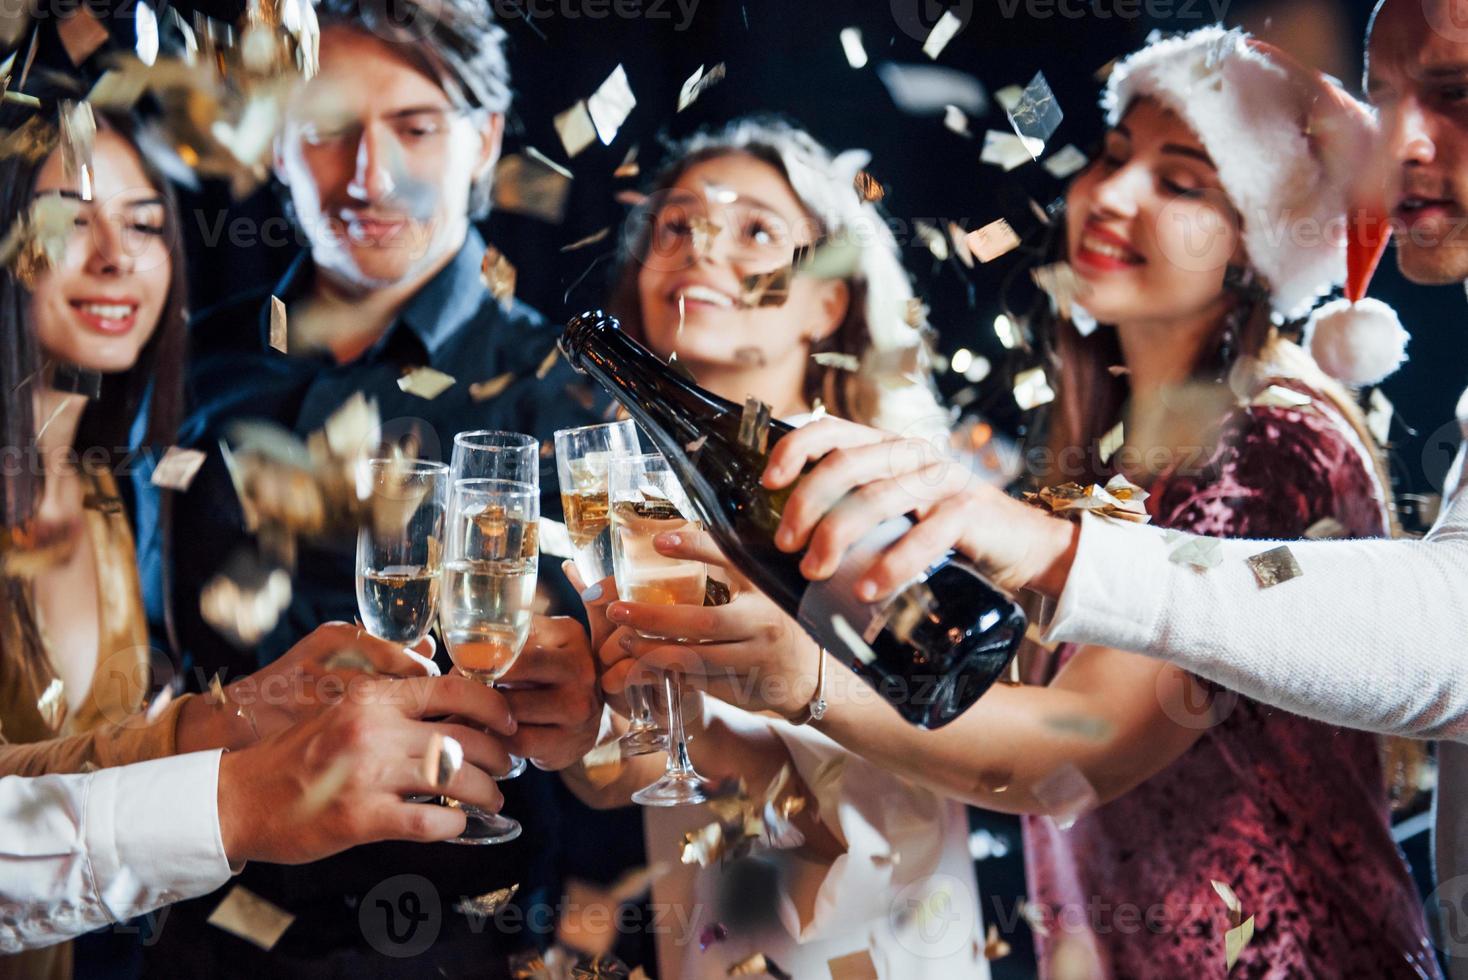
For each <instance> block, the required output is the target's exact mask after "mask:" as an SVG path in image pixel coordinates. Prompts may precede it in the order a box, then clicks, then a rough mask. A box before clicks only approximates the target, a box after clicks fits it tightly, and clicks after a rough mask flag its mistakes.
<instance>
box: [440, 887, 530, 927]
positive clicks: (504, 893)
mask: <svg viewBox="0 0 1468 980" xmlns="http://www.w3.org/2000/svg"><path fill="white" fill-rule="evenodd" d="M519 890H520V885H519V883H516V884H513V885H511V886H510V887H508V888H499V889H496V890H495V891H492V892H485V893H484V894H483V895H475V896H473V897H470V896H468V895H465V896H463V897H462V898H460V899H459V901H458V902H456V903H454V911H455V912H457V913H459V914H460V915H466V916H468V917H469V918H471V919H480V920H482V919H487V918H489V917H490V916H492V915H494V914H495V913H496V912H498V911H499V910H500V909H502V908H504V907H505V906H506V905H508V904H509V902H510V899H512V898H514V897H515V893H516V892H517V891H519Z"/></svg>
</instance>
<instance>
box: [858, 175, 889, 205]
mask: <svg viewBox="0 0 1468 980" xmlns="http://www.w3.org/2000/svg"><path fill="white" fill-rule="evenodd" d="M852 186H853V187H854V188H855V189H856V195H857V197H860V198H861V199H862V200H863V201H867V202H871V203H876V202H877V201H880V200H882V198H884V197H886V196H887V190H886V188H884V187H883V186H882V185H881V183H880V182H879V181H878V180H877V178H875V177H873V176H872V175H871V174H869V173H867V172H866V171H865V170H858V171H857V172H856V177H855V178H854V179H853V181H852Z"/></svg>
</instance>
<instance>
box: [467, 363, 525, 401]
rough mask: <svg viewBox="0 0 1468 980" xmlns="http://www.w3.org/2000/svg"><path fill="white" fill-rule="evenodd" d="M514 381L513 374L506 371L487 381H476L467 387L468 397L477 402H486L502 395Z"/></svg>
mask: <svg viewBox="0 0 1468 980" xmlns="http://www.w3.org/2000/svg"><path fill="white" fill-rule="evenodd" d="M514 380H515V372H513V371H506V372H505V373H504V374H497V375H495V376H494V377H492V378H490V379H489V380H488V381H476V382H475V383H474V384H472V385H470V386H469V397H470V398H472V399H474V400H475V401H477V402H483V401H488V400H489V399H491V398H496V397H498V396H500V395H502V394H504V391H505V389H506V388H508V387H509V386H510V382H512V381H514Z"/></svg>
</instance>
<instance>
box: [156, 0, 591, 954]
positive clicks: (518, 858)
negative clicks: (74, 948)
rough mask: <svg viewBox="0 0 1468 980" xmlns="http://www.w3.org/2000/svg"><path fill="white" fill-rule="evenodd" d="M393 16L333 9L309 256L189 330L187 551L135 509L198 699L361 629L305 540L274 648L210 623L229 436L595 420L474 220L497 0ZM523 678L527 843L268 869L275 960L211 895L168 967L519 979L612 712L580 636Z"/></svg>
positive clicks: (175, 919) (311, 133) (539, 643)
mask: <svg viewBox="0 0 1468 980" xmlns="http://www.w3.org/2000/svg"><path fill="white" fill-rule="evenodd" d="M393 15H394V16H393V17H391V18H389V17H388V16H386V15H385V14H384V12H383V8H382V7H381V6H376V7H374V6H371V0H362V2H360V3H359V2H358V0H324V2H323V3H321V4H319V5H318V16H319V17H320V19H321V25H322V32H321V70H320V73H319V74H318V75H317V77H316V78H315V79H313V80H312V81H311V82H310V83H309V85H307V86H306V87H305V88H304V90H303V91H302V92H301V93H300V94H299V95H298V96H297V98H296V100H295V101H294V102H293V104H292V108H291V110H290V112H289V114H288V118H287V120H286V124H285V127H284V130H283V132H282V134H281V135H280V137H279V140H278V143H277V149H276V156H275V173H276V175H277V177H278V178H279V179H280V181H281V182H282V183H283V184H284V185H285V187H286V188H287V189H288V191H289V196H290V210H291V213H292V217H293V218H294V220H295V222H296V224H297V226H298V227H299V229H300V231H301V232H302V234H303V236H304V238H305V240H306V242H307V244H308V246H309V247H308V249H307V250H306V251H305V252H304V253H303V254H301V255H300V256H299V257H298V258H297V260H296V262H295V263H294V264H293V265H292V266H291V268H290V270H289V272H288V273H287V274H286V276H285V278H284V280H283V281H282V282H281V283H280V284H278V285H277V286H276V288H275V289H274V290H273V291H265V290H261V291H258V292H254V293H250V294H246V295H244V296H241V297H239V298H237V299H235V300H233V301H231V302H228V303H226V304H224V305H223V306H221V307H219V308H216V309H214V310H212V311H209V312H206V313H205V314H203V315H202V316H200V317H199V319H198V320H197V322H196V323H195V325H194V327H193V331H192V336H191V341H192V344H193V353H192V355H191V359H190V363H189V370H188V382H189V397H190V414H189V418H188V420H187V421H186V422H185V424H184V426H183V429H182V432H181V437H180V442H181V443H182V444H184V445H190V446H197V447H199V448H201V449H205V450H206V451H208V452H209V458H208V461H207V462H206V464H205V466H204V468H203V469H202V470H201V471H200V473H199V475H198V476H197V477H196V478H195V480H194V483H193V485H192V486H191V487H190V489H189V490H188V491H187V492H186V493H181V494H171V495H170V496H171V497H172V499H171V500H170V501H166V502H165V506H168V507H169V508H170V510H171V513H172V520H173V526H172V534H171V540H172V542H173V543H172V547H171V549H170V550H171V552H172V554H171V555H169V556H164V555H162V553H161V552H162V550H163V549H162V546H161V543H160V542H161V541H162V539H163V538H164V537H165V536H164V535H163V534H162V533H161V530H160V528H161V526H162V523H163V522H160V521H159V520H158V519H157V514H158V513H160V509H159V506H158V501H157V499H156V498H153V499H151V500H145V501H143V503H142V506H141V507H140V510H141V514H140V520H139V543H140V549H139V550H140V552H141V553H142V554H143V556H144V565H145V574H147V575H148V577H149V580H150V582H151V584H152V585H154V586H155V588H152V589H150V592H151V593H153V594H154V595H158V594H161V593H162V588H161V586H160V582H161V581H162V580H165V579H166V580H169V581H171V589H172V609H173V612H174V619H175V625H176V627H177V634H178V638H179V642H180V646H181V647H182V650H183V653H184V655H185V657H186V658H187V666H188V667H190V668H193V669H192V670H191V671H190V677H192V678H195V679H197V678H200V677H205V678H207V677H209V676H211V675H212V674H214V673H215V672H217V671H220V670H223V671H225V672H226V673H227V674H230V675H234V674H237V673H242V672H245V671H248V670H253V669H255V667H256V665H257V664H259V663H263V662H268V661H270V660H272V659H274V658H275V657H277V656H279V654H280V653H281V652H283V651H284V650H285V649H287V648H288V646H289V645H290V644H291V643H292V642H293V641H294V640H295V639H296V638H298V637H299V636H301V635H302V634H304V633H305V632H307V631H308V630H310V629H311V628H314V627H315V626H317V625H319V624H321V623H323V622H328V621H332V620H347V621H350V620H352V619H353V618H354V616H355V613H356V599H355V592H354V583H353V571H354V569H353V555H352V552H351V548H350V545H349V544H348V545H346V546H343V547H332V546H328V545H325V544H312V543H308V542H301V543H300V545H299V549H298V555H297V563H296V574H295V576H294V579H293V584H294V595H293V598H292V602H291V605H290V607H289V608H288V609H287V610H286V611H285V613H284V614H283V616H282V619H281V622H280V624H279V625H278V626H277V628H276V629H275V630H274V631H273V632H271V633H270V634H269V635H268V636H266V637H265V639H264V640H263V641H262V642H261V643H260V644H259V645H258V646H257V647H256V648H255V649H254V650H251V651H243V650H240V649H238V648H236V647H233V646H231V645H230V644H229V643H228V642H226V641H225V639H224V638H223V637H221V636H220V635H219V634H217V633H216V632H215V631H214V630H213V629H212V628H211V627H210V626H208V625H207V624H206V623H205V622H204V621H203V620H202V618H201V617H200V615H199V594H200V590H201V588H202V587H203V585H204V584H205V583H207V582H208V581H209V580H210V579H211V578H212V577H213V576H214V575H215V574H216V573H218V572H219V571H220V569H221V568H222V567H223V566H224V565H225V563H226V562H227V561H228V560H229V559H230V557H231V556H232V555H233V554H234V553H235V552H236V551H238V550H240V549H243V548H248V547H250V540H249V536H248V535H247V534H246V532H245V530H244V522H243V516H242V514H241V511H240V507H239V503H238V500H237V498H236V495H235V492H234V490H233V488H232V485H231V483H230V480H229V476H228V473H227V471H226V468H225V466H224V464H223V461H222V458H221V454H220V453H219V451H218V443H219V440H220V438H221V437H223V436H225V435H227V433H228V432H229V429H230V426H231V425H232V424H233V423H236V422H238V421H240V420H246V419H263V420H266V421H270V422H274V423H276V424H278V425H280V426H283V427H284V428H286V429H288V430H290V431H292V432H293V433H295V434H296V435H298V436H300V437H303V438H304V437H305V436H306V435H308V434H309V433H311V432H313V431H315V430H318V429H320V428H321V427H322V424H323V423H324V422H325V420H326V419H327V417H328V416H329V415H330V414H331V413H332V412H333V411H334V410H335V409H336V408H338V407H339V406H340V405H341V404H342V403H343V402H345V401H346V400H347V399H348V398H349V397H351V396H352V395H354V394H356V393H358V392H361V393H362V394H364V395H366V396H367V397H369V398H372V399H375V400H376V402H377V404H378V406H379V410H380V413H381V417H382V419H383V420H384V434H385V436H387V437H390V438H398V439H402V438H404V437H408V436H410V435H411V437H412V439H413V440H414V441H415V443H416V444H417V445H418V447H419V449H418V455H420V456H423V457H428V458H434V457H437V458H440V459H444V460H447V458H448V455H449V453H450V451H451V448H452V440H453V435H454V433H455V432H457V431H462V430H467V429H507V430H513V431H519V432H528V433H531V434H533V435H535V436H537V437H538V438H540V439H542V440H548V439H549V437H550V435H551V433H552V431H553V430H555V429H557V428H561V427H565V426H572V425H582V424H588V423H591V422H595V421H597V420H598V414H599V413H597V412H596V411H594V409H593V406H592V404H591V403H590V397H589V391H588V390H587V389H586V388H585V386H584V385H583V384H581V383H580V382H577V381H575V380H574V376H573V375H572V374H571V372H570V371H569V369H567V368H566V367H565V366H564V364H557V365H555V366H554V367H552V368H551V369H550V370H549V372H548V373H545V372H540V373H542V374H543V376H542V377H537V373H538V372H537V368H538V367H539V366H542V365H543V362H544V361H545V358H546V355H547V354H548V353H549V352H550V351H551V349H552V346H553V344H554V340H555V335H556V332H555V331H554V330H552V329H549V328H548V327H547V326H546V324H545V323H544V322H543V321H542V320H541V318H540V317H539V316H538V315H537V314H536V313H534V312H533V311H532V310H530V309H528V308H527V307H525V306H523V305H521V304H519V303H515V302H509V303H502V302H501V301H500V300H499V299H496V298H495V297H493V296H491V295H490V294H489V292H488V290H487V289H486V288H485V287H484V285H483V284H482V283H481V281H480V262H481V258H482V257H483V255H484V253H485V242H484V240H483V239H482V238H481V237H480V235H479V233H478V232H477V231H476V230H475V229H474V227H473V225H472V224H471V219H473V218H476V217H480V216H482V215H483V214H484V213H485V211H487V208H488V192H489V181H490V177H491V175H492V173H493V168H494V163H495V161H496V158H497V156H498V153H499V146H500V134H501V130H502V126H503V119H504V117H503V113H504V111H505V109H506V107H507V106H508V103H509V85H508V72H507V68H506V65H505V59H504V54H503V51H502V37H503V35H502V32H501V31H500V30H499V29H498V28H497V27H495V26H494V25H493V24H492V22H491V21H490V16H489V13H488V10H487V5H486V4H483V3H481V2H476V0H439V2H435V3H434V4H432V5H431V6H423V7H419V6H417V5H416V4H415V3H414V2H411V0H407V2H398V3H396V4H395V5H394V7H393ZM272 295H273V296H274V297H276V298H278V299H279V300H280V301H281V302H282V303H283V304H284V306H285V310H286V319H287V323H288V326H289V329H288V349H289V351H290V353H289V354H283V353H281V352H280V351H278V350H275V349H272V347H271V343H270V341H271V306H272V302H273V301H272V298H271V297H272ZM423 369H433V370H435V371H438V372H442V373H443V374H445V375H449V376H451V377H452V378H453V384H452V386H451V387H449V388H448V389H447V390H445V391H443V392H442V393H440V394H437V395H435V396H433V397H423V396H422V395H420V394H418V393H416V392H417V391H418V390H419V389H417V388H416V387H415V385H414V383H413V382H414V380H417V379H421V377H422V371H423ZM414 371H418V372H419V373H418V374H416V375H415V374H414V373H413V372H414ZM404 378H407V379H408V380H407V382H406V388H407V389H408V390H404V387H403V386H400V384H399V382H400V380H403V379H404ZM482 382H492V384H490V385H487V386H486V385H482V384H480V383H482ZM476 385H478V386H479V387H478V388H476V387H475V386H476ZM485 387H488V388H490V389H491V392H490V393H489V394H488V395H486V393H485V391H484V388H485ZM495 389H498V390H495ZM476 394H477V395H479V397H478V398H476V397H475V395H476ZM542 464H543V465H542V481H541V482H542V491H543V493H544V495H545V497H546V500H547V507H546V508H545V509H546V510H549V511H550V512H551V513H556V512H558V509H559V508H558V505H555V506H553V505H552V503H551V502H552V501H554V500H555V498H556V483H555V477H554V466H553V460H552V459H550V458H549V457H543V458H542ZM139 482H140V483H141V482H142V481H141V480H140V481H139ZM140 490H144V491H146V490H147V488H146V487H140ZM144 495H145V496H146V493H145V494H144ZM165 567H167V568H168V571H169V573H170V574H169V575H167V576H164V575H162V574H161V570H162V569H163V568H165ZM542 577H543V578H544V579H546V580H549V581H548V582H547V583H546V585H550V584H551V582H554V581H555V580H558V579H559V578H560V574H559V571H558V570H556V569H554V567H551V568H547V569H544V570H543V575H542ZM156 611H158V610H155V612H156ZM507 680H509V681H513V682H514V683H513V684H512V685H511V687H512V688H514V689H511V690H508V691H507V697H508V698H509V700H510V702H511V708H512V710H513V711H514V712H515V715H516V718H517V720H518V721H519V722H520V729H519V731H518V732H517V733H516V734H515V735H514V736H513V737H512V738H510V739H508V740H507V741H508V743H509V748H510V751H512V752H514V753H516V754H518V755H522V756H525V757H527V758H529V759H530V760H531V761H532V762H534V763H535V765H533V766H531V767H529V768H528V769H527V771H526V773H525V775H523V776H521V777H519V778H517V779H512V780H508V781H505V782H503V783H501V784H500V785H501V789H502V790H503V791H504V795H505V806H504V811H505V813H506V814H508V815H512V816H515V817H517V818H518V819H519V820H520V822H521V823H522V824H523V825H524V828H525V831H524V834H523V835H522V836H521V837H520V839H518V840H516V841H514V842H511V843H506V844H498V845H494V846H486V847H456V846H453V845H447V844H441V845H433V846H421V845H410V844H391V845H375V846H372V847H365V848H358V849H356V850H354V851H349V852H347V853H346V854H343V855H340V856H338V857H337V858H334V859H332V860H330V861H326V862H321V863H319V864H315V865H310V866H306V867H303V868H279V867H271V868H265V867H259V868H254V867H252V868H248V869H246V871H245V872H244V873H243V874H242V876H241V879H242V881H243V883H244V884H245V885H246V886H247V887H248V888H249V889H250V890H251V891H254V892H256V893H258V894H260V895H262V896H263V897H265V898H267V899H268V900H270V901H271V902H273V903H275V904H276V905H279V906H281V907H282V908H284V909H285V910H287V911H288V912H290V913H292V914H294V915H295V917H296V918H295V922H294V924H293V925H292V926H291V927H290V928H289V929H288V930H287V931H286V932H285V934H284V936H283V937H282V938H281V940H280V941H279V943H278V944H277V945H276V947H275V948H274V950H273V951H272V952H271V953H269V954H268V955H267V954H265V953H262V952H261V951H260V950H258V949H257V948H255V947H253V946H251V945H249V944H248V943H245V942H243V941H241V940H238V939H236V938H235V937H233V936H231V935H229V934H227V933H225V932H223V931H221V930H219V929H215V928H213V927H210V926H207V925H205V924H204V919H205V918H206V917H207V915H208V914H209V912H210V911H212V910H213V908H214V906H215V905H217V904H218V901H219V898H220V896H213V897H211V898H205V899H201V900H199V901H198V902H193V903H186V904H184V905H182V906H179V907H178V908H177V909H175V910H174V912H173V913H172V915H171V917H170V919H169V921H168V922H167V923H166V925H165V927H164V928H163V930H162V937H161V940H160V941H159V942H158V943H157V944H156V945H154V946H153V947H152V948H151V949H150V950H149V954H148V955H149V970H150V972H151V973H156V975H160V976H161V975H173V976H185V975H186V976H206V975H208V976H217V975H245V974H257V973H258V974H260V975H265V976H271V977H280V976H313V977H314V976H327V975H343V976H345V975H351V976H354V977H358V976H377V975H384V976H386V975H390V976H395V977H398V976H420V975H421V976H434V977H442V976H449V977H453V976H461V975H471V974H472V975H473V976H480V977H483V976H500V975H507V974H506V954H507V953H509V952H511V951H514V950H517V949H520V948H523V947H525V946H528V945H531V944H532V943H533V942H534V938H535V937H534V936H533V935H531V932H532V931H540V932H544V931H546V930H548V929H551V928H553V927H554V915H553V913H552V911H551V907H550V906H548V905H546V904H544V903H545V902H546V901H547V900H549V901H550V902H551V903H552V904H553V903H554V901H555V899H556V898H557V897H558V896H556V895H555V894H553V893H545V892H541V893H539V894H537V893H536V886H537V884H538V880H537V876H538V875H539V874H541V873H543V872H544V870H545V867H544V866H545V865H546V864H548V862H549V852H550V845H551V843H552V842H553V841H554V840H555V839H556V833H557V812H558V811H557V805H556V802H555V796H554V793H555V786H554V782H555V777H553V776H551V775H549V774H548V773H547V772H546V771H543V770H554V769H558V768H563V767H565V766H567V765H570V764H571V763H573V762H575V761H576V760H578V759H579V758H580V757H581V755H583V754H584V753H585V752H586V751H587V750H589V749H590V748H591V746H592V744H593V743H594V741H595V738H596V735H597V731H598V728H599V724H600V721H601V714H602V712H601V704H600V700H599V698H598V695H597V693H596V689H595V680H594V664H593V661H592V657H591V651H590V650H589V649H588V647H587V644H586V641H585V639H584V634H583V632H582V631H581V629H580V627H579V625H578V624H576V623H575V622H574V621H572V620H568V619H564V618H552V617H538V618H537V620H536V624H535V631H534V633H533V634H532V637H531V639H530V641H529V643H528V644H527V646H526V649H525V652H524V654H523V655H522V656H521V658H520V660H519V662H518V663H517V664H516V667H515V668H514V670H513V671H512V673H511V674H510V675H508V677H507ZM517 884H518V885H520V886H521V893H520V897H521V900H522V902H523V905H522V906H521V909H520V911H523V912H525V913H528V914H526V915H524V916H519V915H516V914H515V913H514V912H513V911H512V913H510V914H508V915H501V916H500V917H498V918H497V919H490V920H489V921H487V922H486V921H485V920H484V918H483V917H482V916H481V917H474V916H466V915H464V914H461V913H459V912H456V911H454V910H453V908H454V906H455V905H456V904H457V903H458V902H460V900H461V899H462V898H464V897H466V896H477V895H482V894H485V893H487V892H491V891H494V890H496V889H501V888H507V887H509V886H511V885H517ZM526 899H528V901H526Z"/></svg>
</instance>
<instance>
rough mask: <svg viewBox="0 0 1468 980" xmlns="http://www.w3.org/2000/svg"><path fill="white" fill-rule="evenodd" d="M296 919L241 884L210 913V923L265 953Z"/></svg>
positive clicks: (230, 891)
mask: <svg viewBox="0 0 1468 980" xmlns="http://www.w3.org/2000/svg"><path fill="white" fill-rule="evenodd" d="M295 920H296V917H295V916H294V915H292V914H291V913H289V912H287V911H285V910H284V909H281V908H277V907H276V906H275V905H272V904H271V903H270V902H267V901H266V900H265V899H263V898H261V897H260V896H259V895H256V894H255V893H254V892H252V891H250V890H249V889H248V888H245V887H244V886H243V885H235V886H234V887H233V888H231V889H230V890H229V894H228V895H226V896H224V901H222V902H220V903H219V905H218V906H216V907H215V909H214V911H213V912H211V913H209V920H208V921H209V924H210V925H211V926H215V927H217V928H220V929H223V930H224V931H225V932H228V933H233V934H234V935H236V936H239V937H240V938H241V939H243V940H245V941H246V942H251V943H254V944H255V945H256V946H259V947H260V948H261V949H263V950H265V951H266V952H267V953H268V952H270V950H272V949H273V948H275V944H276V943H277V942H279V941H280V937H281V936H282V935H284V934H285V931H286V930H287V929H289V928H290V925H291V923H292V922H294V921H295Z"/></svg>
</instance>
